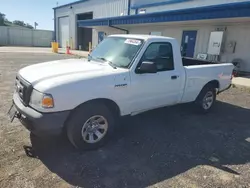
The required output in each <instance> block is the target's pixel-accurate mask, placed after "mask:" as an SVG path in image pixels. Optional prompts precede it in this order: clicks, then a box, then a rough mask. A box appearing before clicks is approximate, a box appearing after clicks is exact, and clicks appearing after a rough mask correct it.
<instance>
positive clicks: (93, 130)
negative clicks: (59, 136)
mask: <svg viewBox="0 0 250 188" xmlns="http://www.w3.org/2000/svg"><path fill="white" fill-rule="evenodd" d="M114 124H115V121H114V116H113V114H112V113H111V111H110V110H109V109H108V108H107V107H106V106H105V105H104V104H99V103H92V104H88V105H83V106H81V107H79V108H78V109H76V110H75V112H74V113H73V115H72V116H71V117H70V120H69V121H68V123H67V135H68V138H69V141H70V142H71V143H72V144H73V145H74V146H75V147H76V148H78V149H83V150H92V149H97V148H99V147H101V146H102V145H104V144H105V143H106V141H107V140H108V139H109V138H110V136H111V135H112V133H113V131H114Z"/></svg>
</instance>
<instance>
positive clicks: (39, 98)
mask: <svg viewBox="0 0 250 188" xmlns="http://www.w3.org/2000/svg"><path fill="white" fill-rule="evenodd" d="M30 106H32V107H33V108H53V107H54V100H53V97H52V95H50V94H44V93H41V92H39V91H37V90H33V91H32V94H31V97H30Z"/></svg>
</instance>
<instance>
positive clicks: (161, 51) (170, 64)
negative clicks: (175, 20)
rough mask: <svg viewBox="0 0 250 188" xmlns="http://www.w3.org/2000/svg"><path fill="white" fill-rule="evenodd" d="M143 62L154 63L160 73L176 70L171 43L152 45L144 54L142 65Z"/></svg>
mask: <svg viewBox="0 0 250 188" xmlns="http://www.w3.org/2000/svg"><path fill="white" fill-rule="evenodd" d="M143 61H151V62H154V63H155V64H156V66H157V71H158V72H161V71H170V70H174V58H173V49H172V45H171V43H169V42H157V43H151V44H150V45H149V46H148V48H147V49H146V51H145V52H144V54H143V56H142V58H141V61H140V64H141V63H142V62H143Z"/></svg>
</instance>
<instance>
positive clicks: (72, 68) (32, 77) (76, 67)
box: [19, 59, 114, 85]
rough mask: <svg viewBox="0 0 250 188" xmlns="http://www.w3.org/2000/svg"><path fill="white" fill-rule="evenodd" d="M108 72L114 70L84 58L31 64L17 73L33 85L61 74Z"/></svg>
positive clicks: (61, 75)
mask: <svg viewBox="0 0 250 188" xmlns="http://www.w3.org/2000/svg"><path fill="white" fill-rule="evenodd" d="M110 72H114V69H113V68H112V67H111V66H109V65H108V64H106V63H97V62H91V63H90V62H88V61H87V60H85V59H67V60H58V61H51V62H46V63H39V64H35V65H31V66H28V67H25V68H23V69H21V70H20V71H19V75H20V76H21V77H23V78H24V79H25V80H26V81H28V82H29V83H31V84H32V85H35V84H36V83H38V82H40V81H44V80H48V79H52V78H58V77H63V76H66V77H67V76H72V75H73V76H74V75H75V74H78V75H79V74H81V75H82V76H83V77H84V76H87V75H91V76H92V77H93V76H101V75H105V74H107V73H110Z"/></svg>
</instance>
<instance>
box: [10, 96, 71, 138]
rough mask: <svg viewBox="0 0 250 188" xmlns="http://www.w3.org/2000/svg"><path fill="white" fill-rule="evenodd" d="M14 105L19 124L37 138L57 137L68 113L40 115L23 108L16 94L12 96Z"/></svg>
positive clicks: (32, 110)
mask: <svg viewBox="0 0 250 188" xmlns="http://www.w3.org/2000/svg"><path fill="white" fill-rule="evenodd" d="M13 102H14V105H15V107H16V109H17V111H18V113H19V119H20V122H21V123H22V124H23V125H24V126H25V127H26V128H27V129H28V130H29V131H31V132H32V133H34V134H35V135H37V136H41V137H47V136H57V135H60V134H61V133H62V130H63V126H64V123H65V121H66V119H67V118H68V116H69V113H70V111H63V112H55V113H41V112H38V111H36V110H34V109H32V108H30V107H29V106H24V105H23V103H22V102H21V101H20V99H19V97H18V95H17V94H14V96H13Z"/></svg>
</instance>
